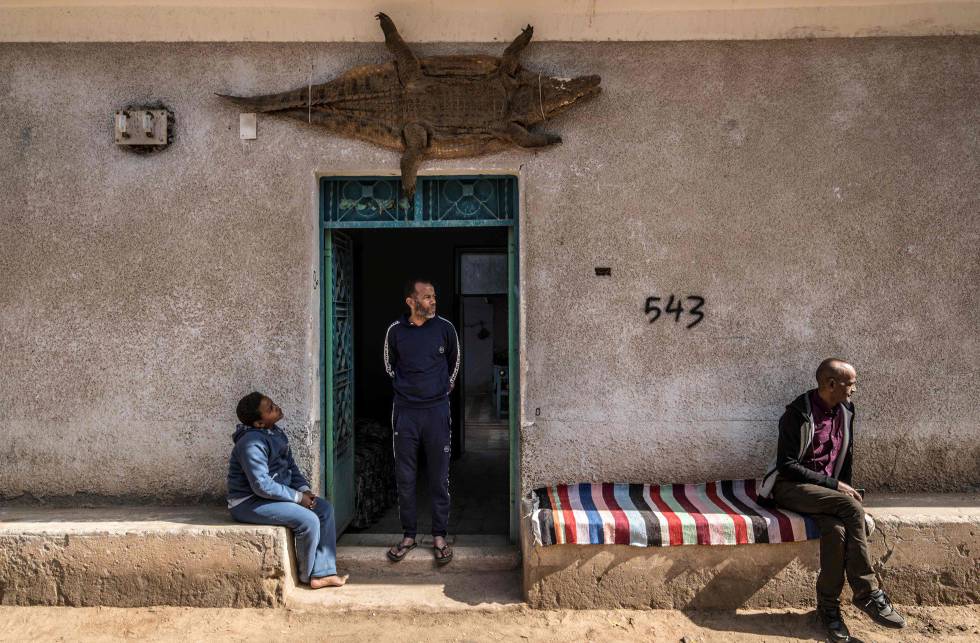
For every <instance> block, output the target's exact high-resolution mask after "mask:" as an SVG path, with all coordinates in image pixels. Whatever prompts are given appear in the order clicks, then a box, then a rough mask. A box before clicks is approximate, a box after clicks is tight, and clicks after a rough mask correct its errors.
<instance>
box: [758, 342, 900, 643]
mask: <svg viewBox="0 0 980 643" xmlns="http://www.w3.org/2000/svg"><path fill="white" fill-rule="evenodd" d="M856 385H857V373H856V372H855V370H854V367H853V366H851V365H850V364H848V363H847V362H845V361H843V360H839V359H825V360H824V361H823V362H821V363H820V366H819V367H818V368H817V388H816V389H813V390H811V391H808V392H806V393H804V394H803V395H801V396H799V397H798V398H796V399H795V400H794V401H793V402H792V403H791V404H790V405H789V406H787V407H786V412H785V413H783V416H782V417H781V418H780V419H779V442H778V447H777V450H776V460H775V461H774V462H773V463H772V464H771V465H770V467H769V470H768V471H767V472H766V475H765V477H764V478H763V482H762V487H761V488H760V495H761V496H765V497H771V498H772V499H774V500H775V501H776V504H778V505H780V506H782V507H785V508H786V509H789V510H791V511H797V512H800V513H806V514H810V515H811V516H812V517H813V519H814V520H816V522H817V524H818V525H819V526H820V574H819V575H818V576H817V613H818V614H819V615H820V620H821V622H822V623H823V624H824V626H825V627H826V628H827V631H828V634H829V636H830V639H829V640H832V641H847V640H849V636H850V634H849V632H848V630H847V626H846V625H845V624H844V620H843V618H842V617H841V612H840V593H841V590H842V589H843V588H844V575H845V572H846V574H847V580H848V582H849V583H850V585H851V589H852V590H853V592H854V603H855V604H856V605H857V606H858V607H860V608H861V609H862V610H864V611H865V612H867V613H868V614H869V615H870V616H871V617H872V618H873V619H874V620H876V621H877V622H879V623H881V624H883V625H886V626H888V627H904V625H905V620H904V619H903V618H902V617H901V616H900V615H899V614H898V612H896V611H895V609H894V608H893V607H892V605H891V603H890V602H889V600H888V597H887V596H886V595H885V592H883V591H882V590H881V589H880V588H879V587H878V586H877V581H876V578H875V573H874V569H873V568H872V565H871V557H870V556H869V554H868V540H867V534H866V532H865V515H864V507H862V506H861V494H860V493H859V492H858V491H856V490H855V489H854V488H853V487H852V486H851V454H852V452H853V447H854V439H853V436H854V405H853V404H852V403H851V395H852V394H853V393H854V391H855V390H856Z"/></svg>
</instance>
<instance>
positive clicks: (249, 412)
mask: <svg viewBox="0 0 980 643" xmlns="http://www.w3.org/2000/svg"><path fill="white" fill-rule="evenodd" d="M236 412H237V414H238V420H239V421H240V422H241V424H239V425H238V427H237V428H236V429H235V434H234V435H233V436H232V440H233V441H234V442H235V446H234V448H233V449H232V450H231V459H230V460H229V462H228V509H230V510H231V515H232V517H233V518H234V519H235V520H237V521H239V522H250V523H255V524H259V525H283V526H286V527H289V528H290V529H292V530H293V535H294V537H295V539H296V541H295V542H296V563H297V566H298V567H299V580H300V582H302V583H308V584H309V586H310V587H312V588H313V589H319V588H321V587H340V586H341V585H343V584H344V583H346V582H347V576H346V575H344V576H338V575H337V563H336V558H337V535H336V533H335V529H334V518H333V507H332V506H330V503H329V502H327V501H326V500H324V499H322V498H317V497H316V496H315V495H313V492H312V491H310V483H309V482H307V481H306V478H304V477H303V474H302V473H300V470H299V467H297V466H296V462H295V461H294V460H293V454H292V451H291V450H290V449H289V440H288V439H287V438H286V434H285V433H283V431H282V429H280V428H279V427H278V426H276V422H278V421H279V420H281V419H282V409H280V408H279V407H278V406H276V405H275V404H274V403H273V401H272V400H270V399H269V398H268V397H266V396H264V395H262V394H261V393H249V394H248V395H246V396H245V397H243V398H242V399H241V401H240V402H238V408H237V410H236Z"/></svg>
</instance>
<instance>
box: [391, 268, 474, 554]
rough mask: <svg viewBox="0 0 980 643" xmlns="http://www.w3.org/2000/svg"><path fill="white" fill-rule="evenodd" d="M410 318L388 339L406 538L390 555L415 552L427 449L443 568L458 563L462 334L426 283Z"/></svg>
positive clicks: (411, 286) (436, 548) (420, 283)
mask: <svg viewBox="0 0 980 643" xmlns="http://www.w3.org/2000/svg"><path fill="white" fill-rule="evenodd" d="M405 304H406V305H407V306H408V309H409V313H408V314H406V315H404V316H403V317H402V318H401V319H399V320H398V321H396V322H394V323H393V324H391V326H389V327H388V332H387V333H386V334H385V350H384V358H385V369H386V370H387V371H388V375H389V376H390V377H391V378H392V379H393V383H392V388H393V389H394V392H395V400H394V405H393V407H392V410H391V427H392V431H393V433H394V435H393V436H392V444H393V449H394V452H395V480H396V481H397V484H398V510H399V514H400V516H401V521H402V531H403V532H404V538H402V540H401V542H399V543H398V544H396V545H392V546H391V548H390V549H388V552H387V555H388V558H389V559H390V560H392V561H394V562H397V561H400V560H402V559H403V558H405V556H406V555H407V554H408V552H409V551H411V550H413V549H415V546H416V544H417V543H416V538H415V536H416V514H415V478H416V473H417V464H418V453H419V449H420V448H421V449H425V460H426V463H427V466H428V471H429V495H430V497H431V502H432V549H433V555H434V556H435V559H436V561H437V562H438V563H440V564H445V563H448V562H449V561H450V560H452V557H453V550H452V549H451V548H450V547H449V545H448V544H447V543H446V526H447V524H448V522H449V456H450V455H451V453H452V446H451V440H452V437H451V436H452V433H451V430H450V425H451V423H452V420H451V418H450V413H449V394H450V393H451V392H452V390H453V387H454V386H455V385H456V376H457V375H458V374H459V362H460V352H461V351H460V350H459V337H458V336H457V334H456V329H455V328H454V327H453V325H452V324H451V323H449V321H447V320H446V319H444V318H442V317H439V316H437V315H436V290H435V288H434V287H433V286H432V283H431V282H429V281H426V280H424V279H411V280H409V281H408V282H407V283H406V285H405Z"/></svg>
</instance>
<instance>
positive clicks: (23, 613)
mask: <svg viewBox="0 0 980 643" xmlns="http://www.w3.org/2000/svg"><path fill="white" fill-rule="evenodd" d="M904 613H905V614H906V615H907V617H908V619H909V625H908V627H907V628H906V629H904V630H899V631H895V630H884V629H881V628H878V627H877V626H876V625H874V624H873V623H872V622H871V621H870V620H869V619H868V618H867V617H865V616H864V615H863V614H861V613H860V612H857V611H856V610H854V609H852V608H848V609H847V610H846V614H847V616H848V617H849V618H848V619H847V622H848V624H849V626H850V627H851V632H852V633H853V634H856V635H858V636H860V638H861V640H863V641H875V642H879V641H902V642H903V643H904V642H905V641H944V642H945V641H980V605H974V606H968V607H932V608H922V607H907V608H904ZM339 638H347V639H350V640H354V641H375V642H377V641H561V642H562V643H566V642H567V641H678V642H684V643H695V642H698V643H700V642H702V641H738V642H742V641H801V640H802V641H821V640H823V637H822V634H821V630H820V628H819V627H817V624H816V620H815V618H814V615H813V612H810V611H805V610H779V611H771V612H770V611H756V610H746V611H739V612H735V613H731V612H724V613H722V612H676V611H632V610H596V611H537V610H530V609H527V608H524V607H518V608H514V609H506V610H494V611H479V610H467V611H460V612H451V613H446V612H441V613H439V612H436V613H432V612H395V613H380V612H361V611H357V612H350V611H348V612H342V611H330V610H323V609H310V610H294V609H282V610H259V609H245V610H235V609H196V608H175V607H158V608H133V609H122V608H105V607H94V608H69V607H0V641H17V642H21V641H120V640H133V639H140V640H151V641H180V642H182V643H189V642H191V641H209V642H213V641H322V640H324V639H331V640H337V639H339Z"/></svg>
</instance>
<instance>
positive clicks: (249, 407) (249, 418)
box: [235, 391, 265, 426]
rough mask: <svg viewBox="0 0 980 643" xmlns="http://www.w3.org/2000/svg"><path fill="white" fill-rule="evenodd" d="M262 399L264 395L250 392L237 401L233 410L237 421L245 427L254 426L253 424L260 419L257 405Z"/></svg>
mask: <svg viewBox="0 0 980 643" xmlns="http://www.w3.org/2000/svg"><path fill="white" fill-rule="evenodd" d="M264 397H265V395H262V394H261V393H259V392H258V391H252V392H251V393H249V394H248V395H246V396H245V397H243V398H242V399H240V400H238V407H237V408H236V409H235V415H237V416H238V421H239V422H241V423H242V424H244V425H246V426H255V423H256V422H258V421H259V419H260V418H261V417H262V416H261V415H259V404H261V403H262V398H264Z"/></svg>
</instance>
